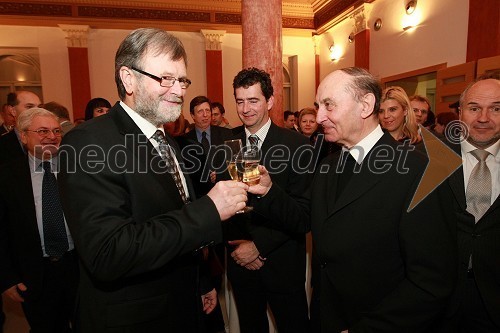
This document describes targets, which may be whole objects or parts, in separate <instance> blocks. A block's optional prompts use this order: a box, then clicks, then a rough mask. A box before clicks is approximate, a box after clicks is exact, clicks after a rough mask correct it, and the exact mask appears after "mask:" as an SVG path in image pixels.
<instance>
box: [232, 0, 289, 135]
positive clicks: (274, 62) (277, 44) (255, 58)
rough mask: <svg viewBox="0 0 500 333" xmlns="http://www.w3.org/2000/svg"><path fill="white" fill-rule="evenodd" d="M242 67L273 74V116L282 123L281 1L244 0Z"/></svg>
mask: <svg viewBox="0 0 500 333" xmlns="http://www.w3.org/2000/svg"><path fill="white" fill-rule="evenodd" d="M241 17H242V18H241V22H242V30H243V68H248V67H257V68H260V69H262V70H265V71H266V72H268V73H269V74H270V75H271V80H272V82H273V88H274V107H273V108H272V110H271V111H270V117H271V119H272V121H273V122H274V123H275V124H278V125H280V126H283V64H282V54H283V47H282V38H281V37H282V36H281V28H282V27H281V26H282V19H281V18H282V13H281V0H242V2H241Z"/></svg>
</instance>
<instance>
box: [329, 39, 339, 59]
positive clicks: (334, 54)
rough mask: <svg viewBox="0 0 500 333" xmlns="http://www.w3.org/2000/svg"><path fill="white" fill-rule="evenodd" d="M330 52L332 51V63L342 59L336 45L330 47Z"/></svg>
mask: <svg viewBox="0 0 500 333" xmlns="http://www.w3.org/2000/svg"><path fill="white" fill-rule="evenodd" d="M329 50H330V60H331V61H337V60H339V59H340V56H341V50H340V48H339V47H338V46H335V43H333V44H332V45H330V47H329Z"/></svg>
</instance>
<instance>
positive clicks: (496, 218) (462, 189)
mask: <svg viewBox="0 0 500 333" xmlns="http://www.w3.org/2000/svg"><path fill="white" fill-rule="evenodd" d="M460 120H461V121H462V122H463V124H464V125H465V126H466V129H467V131H466V135H468V136H467V137H465V139H466V140H462V141H461V142H460V144H456V143H455V144H454V148H455V150H456V152H457V153H458V154H461V156H462V160H463V165H462V167H461V168H460V169H458V170H457V171H456V172H455V173H454V174H453V175H452V176H451V177H450V178H449V179H448V181H447V184H445V185H447V186H449V187H450V189H451V191H452V193H453V195H452V196H451V197H450V199H451V203H447V206H448V207H449V208H450V209H451V210H452V211H453V218H454V220H453V222H454V223H455V224H456V226H457V227H458V228H457V237H458V239H457V240H458V243H457V244H458V253H459V274H458V285H457V289H456V291H455V294H454V297H453V302H452V303H451V306H450V311H449V313H450V315H451V320H450V324H449V325H448V327H447V330H446V332H464V333H465V332H474V333H476V332H500V283H499V281H500V280H499V276H500V264H499V258H500V256H499V253H500V242H499V241H498V235H499V234H500V197H499V193H500V73H498V72H497V73H493V74H491V75H486V76H483V77H481V78H479V79H478V81H476V82H474V83H473V84H471V85H470V86H469V87H468V88H467V89H466V90H465V91H464V92H463V93H462V95H461V96H460ZM479 152H482V153H483V155H484V156H483V157H484V158H485V160H484V162H480V158H479V157H480V156H481V155H479V154H478V153H479ZM476 156H477V157H476ZM482 166H483V167H485V169H484V170H483V171H484V172H485V174H480V171H479V170H480V169H481V167H482ZM476 178H478V179H479V182H482V181H484V182H485V183H484V187H481V188H480V189H479V192H478V193H474V191H473V188H475V187H477V179H476Z"/></svg>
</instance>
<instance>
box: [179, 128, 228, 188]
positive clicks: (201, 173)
mask: <svg viewBox="0 0 500 333" xmlns="http://www.w3.org/2000/svg"><path fill="white" fill-rule="evenodd" d="M232 135H233V132H232V131H231V130H230V129H227V128H223V127H219V126H210V145H211V150H210V151H209V152H208V155H207V154H205V152H204V151H203V147H202V145H201V143H200V142H198V138H197V136H196V130H195V129H194V128H193V129H192V130H191V131H189V132H188V133H186V134H184V135H183V136H182V137H177V138H175V139H176V141H177V143H178V144H179V146H180V148H181V149H182V154H183V157H184V163H186V167H187V168H188V169H192V170H193V171H192V172H190V173H189V174H190V177H191V179H192V181H193V186H194V190H195V192H196V195H197V196H202V195H205V194H207V193H208V192H209V191H210V190H211V189H212V187H214V184H213V183H212V182H211V181H210V171H212V170H214V169H218V166H216V165H215V164H214V163H213V161H214V154H215V153H216V146H219V145H222V144H223V143H224V141H226V140H229V139H231V137H232ZM189 147H198V149H196V148H194V149H191V150H190V151H188V150H187V149H188V148H189ZM224 164H225V161H224ZM198 166H199V167H198Z"/></svg>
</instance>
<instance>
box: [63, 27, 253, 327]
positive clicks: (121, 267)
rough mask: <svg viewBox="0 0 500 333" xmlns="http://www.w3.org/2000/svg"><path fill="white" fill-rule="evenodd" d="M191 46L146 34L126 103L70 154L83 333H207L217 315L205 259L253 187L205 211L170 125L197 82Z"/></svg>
mask: <svg viewBox="0 0 500 333" xmlns="http://www.w3.org/2000/svg"><path fill="white" fill-rule="evenodd" d="M186 62H187V56H186V52H185V50H184V47H183V45H182V43H181V42H180V40H178V39H177V38H176V37H174V36H173V35H171V34H169V33H167V32H165V31H163V30H159V29H151V28H144V29H137V30H135V31H133V32H131V33H130V34H129V35H128V36H127V37H126V38H125V40H124V41H123V42H122V43H121V45H120V47H119V48H118V51H117V53H116V58H115V81H116V84H117V88H118V94H119V96H120V99H121V101H120V102H118V103H116V104H115V106H114V107H112V108H111V109H110V110H109V113H108V114H107V115H104V116H102V117H98V118H95V119H92V120H89V121H87V122H85V123H83V124H81V125H80V126H78V127H77V128H75V129H73V130H72V131H71V132H69V133H68V134H67V135H66V136H65V137H64V140H63V147H62V148H61V155H60V156H61V161H60V162H61V172H60V176H59V180H60V189H61V197H62V198H63V208H64V211H65V213H66V217H67V221H68V225H69V228H70V230H71V232H72V235H73V238H74V242H75V247H76V249H77V251H78V254H79V256H80V262H81V268H82V269H81V283H80V288H79V296H78V304H77V309H78V310H77V313H76V329H77V331H79V332H125V331H126V332H141V333H146V332H161V331H165V330H167V331H169V332H203V327H202V321H201V318H202V313H203V312H205V313H209V312H211V311H212V310H213V308H214V307H215V305H216V300H217V297H216V292H215V290H213V288H212V289H210V288H207V286H206V285H203V283H202V282H203V281H204V280H203V277H200V276H199V274H198V272H199V268H198V261H199V258H198V257H199V253H200V252H202V251H200V250H201V249H203V248H204V247H206V246H207V245H209V244H213V243H218V242H221V240H222V230H221V221H223V220H226V219H228V218H229V217H231V216H232V215H234V214H235V213H236V212H237V211H238V210H240V209H242V208H243V207H244V206H245V201H246V199H247V196H246V191H245V190H246V189H247V186H246V185H243V184H242V183H238V182H231V181H228V182H219V183H218V184H216V185H215V186H214V187H213V189H212V190H211V191H210V192H209V193H208V194H207V195H205V196H203V197H201V198H199V199H198V200H195V197H194V191H193V187H192V184H191V181H190V179H189V177H188V176H187V174H185V173H184V172H183V164H182V163H181V159H180V152H179V149H178V146H177V145H176V144H175V142H174V141H173V140H172V138H171V137H169V136H168V135H165V134H164V132H163V124H164V123H166V122H170V121H174V120H176V119H177V117H179V115H180V113H181V108H182V103H183V97H184V95H185V93H186V89H187V88H188V87H189V85H190V83H191V81H190V80H189V79H188V78H187V76H186Z"/></svg>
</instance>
